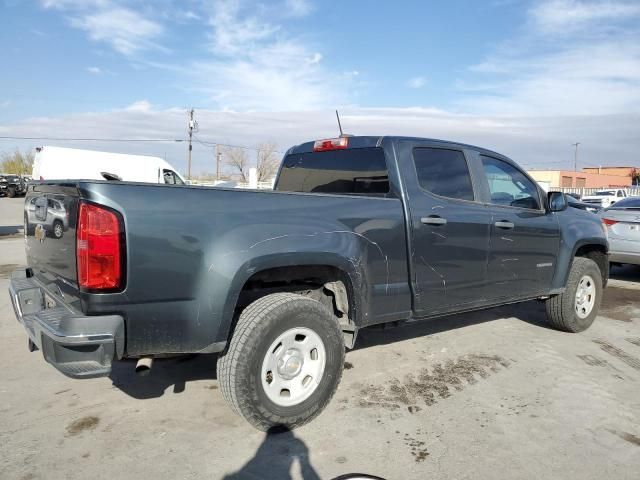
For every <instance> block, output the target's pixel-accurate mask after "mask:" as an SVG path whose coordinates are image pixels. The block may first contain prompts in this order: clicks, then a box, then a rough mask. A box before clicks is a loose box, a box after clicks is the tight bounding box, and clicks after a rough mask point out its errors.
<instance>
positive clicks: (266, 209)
mask: <svg viewBox="0 0 640 480" xmlns="http://www.w3.org/2000/svg"><path fill="white" fill-rule="evenodd" d="M42 197H44V198H46V199H50V200H55V201H57V202H59V203H60V204H61V205H62V206H63V210H64V212H63V214H64V215H67V216H68V224H67V225H65V227H64V231H63V234H62V236H61V237H60V238H56V236H55V234H54V233H53V227H52V222H51V218H50V217H49V215H52V214H53V213H51V212H47V213H45V212H43V211H41V212H40V218H42V215H45V220H38V219H37V218H36V217H35V216H34V212H31V215H30V214H29V211H28V209H29V205H30V202H36V201H37V199H38V198H42ZM81 201H82V202H89V203H91V202H95V203H98V204H100V205H104V206H106V207H109V208H111V209H113V210H114V211H116V212H118V213H119V214H120V215H121V216H122V219H123V225H124V241H125V252H124V253H125V255H124V256H125V259H124V270H125V283H124V286H123V288H122V289H121V291H117V292H112V293H100V294H96V293H89V292H84V291H81V289H79V288H78V281H77V269H76V255H75V252H76V249H75V243H76V232H75V228H76V222H77V212H78V205H79V202H81ZM39 203H40V204H42V203H43V201H42V200H39ZM40 208H41V209H42V208H43V207H40ZM58 214H60V212H58ZM25 227H26V228H25V233H26V237H27V238H26V242H27V257H28V265H29V266H30V268H31V269H32V273H33V277H34V279H35V280H36V281H38V282H41V283H42V284H43V285H46V286H47V287H48V289H49V290H51V289H54V291H56V292H58V293H59V296H58V297H57V300H58V301H60V300H62V301H63V302H64V303H65V305H67V306H70V307H72V308H74V309H76V310H77V311H78V312H81V313H82V314H83V315H87V316H92V315H112V314H116V315H121V316H122V317H123V318H124V321H125V326H126V328H125V331H126V349H125V354H126V355H127V356H139V355H145V354H153V353H187V352H213V351H219V350H221V349H223V348H224V346H225V344H226V340H227V334H228V330H229V328H230V325H231V322H232V320H233V314H234V312H233V309H234V305H235V303H236V300H237V296H238V295H239V292H240V290H241V289H242V287H243V285H244V284H245V282H247V280H249V279H250V278H251V277H252V275H254V274H255V273H257V272H260V271H263V270H265V269H269V268H271V266H272V265H271V259H272V258H273V257H274V256H275V255H277V256H278V257H280V258H279V263H278V265H282V258H283V257H285V258H286V264H287V265H291V266H295V265H330V266H334V267H335V268H340V269H342V270H343V271H345V272H348V275H349V279H350V282H351V284H352V285H353V289H354V291H356V292H361V294H360V295H359V298H358V299H357V306H356V313H357V315H358V318H359V322H360V325H367V324H374V323H379V322H385V321H390V320H394V319H398V318H401V317H402V316H404V315H409V312H410V310H411V295H410V287H409V283H408V278H409V276H408V270H407V252H406V245H407V242H406V230H405V224H404V217H403V208H402V203H401V201H400V200H399V199H397V198H383V197H379V198H375V197H360V196H348V195H328V194H305V193H290V192H277V191H253V190H232V189H220V188H211V187H197V186H174V185H151V184H137V183H128V182H106V181H84V180H80V181H75V180H74V181H57V182H41V183H34V184H31V185H30V187H29V192H28V194H27V198H26V201H25Z"/></svg>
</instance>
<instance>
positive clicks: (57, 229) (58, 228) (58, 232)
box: [53, 221, 64, 238]
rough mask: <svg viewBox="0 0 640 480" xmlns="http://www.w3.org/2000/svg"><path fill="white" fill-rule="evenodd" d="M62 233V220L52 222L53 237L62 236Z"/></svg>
mask: <svg viewBox="0 0 640 480" xmlns="http://www.w3.org/2000/svg"><path fill="white" fill-rule="evenodd" d="M63 234H64V227H63V226H62V222H60V221H56V222H55V223H54V224H53V236H54V237H55V238H62V235H63Z"/></svg>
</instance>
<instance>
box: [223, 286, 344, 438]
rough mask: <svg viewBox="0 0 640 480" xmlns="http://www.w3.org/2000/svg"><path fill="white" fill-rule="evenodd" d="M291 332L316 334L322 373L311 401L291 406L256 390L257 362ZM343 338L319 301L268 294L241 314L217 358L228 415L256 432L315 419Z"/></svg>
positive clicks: (338, 373)
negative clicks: (322, 359) (300, 330)
mask: <svg viewBox="0 0 640 480" xmlns="http://www.w3.org/2000/svg"><path fill="white" fill-rule="evenodd" d="M292 328H307V329H310V330H312V331H313V332H314V333H315V334H317V335H318V336H319V337H320V339H321V340H322V343H323V344H324V347H325V351H326V355H325V356H326V361H325V368H324V373H323V374H322V378H321V380H320V383H319V384H318V386H317V387H316V388H315V390H314V391H313V393H312V394H311V396H309V397H308V398H307V399H305V400H303V401H301V403H299V404H297V405H292V406H281V405H277V404H276V403H274V402H273V401H271V400H270V399H269V398H268V397H267V394H266V393H265V390H264V388H263V386H262V378H261V375H262V373H261V371H262V362H263V360H264V358H265V355H266V354H267V352H268V349H269V347H270V346H271V345H272V343H273V342H274V341H276V340H277V339H278V337H279V336H280V335H281V334H283V333H284V332H286V331H287V330H289V329H292ZM344 354H345V347H344V338H343V335H342V330H341V328H340V324H339V323H338V320H337V319H336V317H335V316H334V315H333V314H332V313H331V312H329V310H328V309H327V308H326V307H324V306H323V305H322V304H321V303H320V302H318V301H316V300H313V299H311V298H308V297H304V296H302V295H297V294H293V293H274V294H271V295H267V296H264V297H262V298H259V299H258V300H256V301H255V302H253V303H252V304H251V305H249V306H248V307H247V308H245V309H244V311H243V312H242V314H241V315H240V318H239V320H238V323H237V325H236V328H235V331H234V334H233V337H232V338H231V341H230V342H229V346H228V348H227V350H226V352H224V354H223V355H221V356H220V357H219V359H218V381H219V384H220V390H221V391H222V395H223V397H224V399H225V400H226V401H227V403H228V404H229V406H230V407H231V409H232V410H234V411H235V412H236V413H237V414H239V415H240V416H242V417H244V418H245V420H247V421H248V422H249V423H250V424H251V425H253V426H254V427H255V428H257V429H258V430H262V431H267V430H269V429H271V428H274V427H275V428H278V427H280V428H288V429H294V428H296V427H299V426H301V425H304V424H305V423H307V422H309V421H311V420H312V419H313V418H315V417H316V416H317V415H318V414H319V413H320V412H322V410H323V409H324V408H325V407H326V406H327V404H328V403H329V401H330V400H331V397H333V394H334V393H335V391H336V389H337V387H338V384H339V383H340V378H341V377H342V368H343V365H344Z"/></svg>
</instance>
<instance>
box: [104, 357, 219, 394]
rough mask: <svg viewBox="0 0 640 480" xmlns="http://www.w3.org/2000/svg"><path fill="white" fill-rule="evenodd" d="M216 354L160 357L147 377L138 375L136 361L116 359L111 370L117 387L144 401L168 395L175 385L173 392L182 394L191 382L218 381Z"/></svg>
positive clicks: (112, 379) (110, 376) (114, 384)
mask: <svg viewBox="0 0 640 480" xmlns="http://www.w3.org/2000/svg"><path fill="white" fill-rule="evenodd" d="M217 358H218V357H217V355H216V354H199V355H183V356H179V357H173V358H158V359H156V360H155V361H154V365H153V368H152V370H151V373H150V374H149V375H147V376H145V377H141V376H138V375H136V373H135V367H136V360H122V361H119V362H115V363H114V364H113V368H112V370H111V375H109V378H111V381H112V382H113V386H114V387H116V388H118V389H120V390H122V391H123V392H124V393H126V394H127V395H129V396H130V397H133V398H137V399H139V400H144V399H148V398H158V397H161V396H162V395H164V393H165V390H167V388H169V387H171V386H173V393H182V392H184V390H185V388H186V384H187V382H194V381H197V380H216V379H217V378H218V377H217V374H216V361H217Z"/></svg>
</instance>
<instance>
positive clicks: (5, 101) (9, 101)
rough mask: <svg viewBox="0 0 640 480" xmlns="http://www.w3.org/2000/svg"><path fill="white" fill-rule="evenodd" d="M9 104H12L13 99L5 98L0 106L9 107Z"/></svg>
mask: <svg viewBox="0 0 640 480" xmlns="http://www.w3.org/2000/svg"><path fill="white" fill-rule="evenodd" d="M9 105H11V100H4V101H3V102H0V108H7V107H8V106H9Z"/></svg>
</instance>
